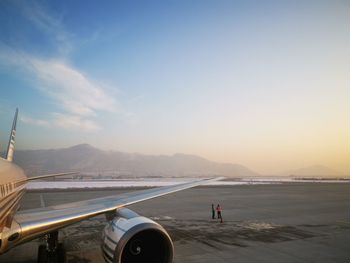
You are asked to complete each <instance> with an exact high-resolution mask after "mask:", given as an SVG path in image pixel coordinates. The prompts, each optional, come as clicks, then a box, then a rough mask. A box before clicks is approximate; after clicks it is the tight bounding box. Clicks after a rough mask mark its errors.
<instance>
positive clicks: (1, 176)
mask: <svg viewBox="0 0 350 263" xmlns="http://www.w3.org/2000/svg"><path fill="white" fill-rule="evenodd" d="M26 182H27V176H26V175H25V174H24V172H23V170H22V169H21V168H19V167H18V166H17V165H15V164H14V163H12V162H9V161H7V160H5V159H3V158H0V233H1V232H2V230H3V229H4V227H9V226H10V225H11V221H12V218H13V216H14V214H15V212H16V210H17V209H18V207H19V201H20V199H21V197H22V196H23V194H24V190H25V184H26Z"/></svg>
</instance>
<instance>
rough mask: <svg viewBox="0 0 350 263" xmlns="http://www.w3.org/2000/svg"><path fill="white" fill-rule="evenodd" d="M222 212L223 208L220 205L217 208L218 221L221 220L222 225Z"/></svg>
mask: <svg viewBox="0 0 350 263" xmlns="http://www.w3.org/2000/svg"><path fill="white" fill-rule="evenodd" d="M221 211H222V208H221V206H220V205H219V204H218V205H217V207H216V212H217V214H218V219H220V223H222V222H223V221H222V215H221Z"/></svg>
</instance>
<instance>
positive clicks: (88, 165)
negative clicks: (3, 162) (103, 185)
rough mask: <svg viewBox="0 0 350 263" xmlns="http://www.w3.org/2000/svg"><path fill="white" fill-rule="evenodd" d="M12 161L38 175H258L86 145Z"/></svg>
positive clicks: (27, 153)
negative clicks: (78, 173) (84, 173)
mask: <svg viewBox="0 0 350 263" xmlns="http://www.w3.org/2000/svg"><path fill="white" fill-rule="evenodd" d="M14 160H15V162H16V163H17V164H18V165H19V166H21V167H22V168H23V169H24V170H25V171H26V173H27V174H28V175H29V176H31V175H40V174H46V173H55V172H62V171H72V170H74V171H80V172H95V173H106V172H110V173H112V174H114V175H116V176H118V175H122V176H124V177H125V176H137V177H140V176H164V177H171V176H191V175H192V176H203V175H204V176H207V175H223V176H228V177H245V176H259V174H257V173H256V172H254V171H252V170H250V169H248V168H246V167H244V166H242V165H239V164H231V163H216V162H212V161H208V160H206V159H204V158H202V157H199V156H195V155H186V154H174V155H171V156H167V155H143V154H137V153H124V152H118V151H103V150H100V149H97V148H95V147H92V146H91V145H88V144H80V145H76V146H73V147H70V148H62V149H50V150H17V151H16V152H15V159H14Z"/></svg>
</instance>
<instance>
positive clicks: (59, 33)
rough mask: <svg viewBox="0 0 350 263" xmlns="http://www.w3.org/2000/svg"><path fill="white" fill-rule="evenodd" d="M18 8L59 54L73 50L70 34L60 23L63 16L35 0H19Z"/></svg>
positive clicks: (65, 53)
mask: <svg viewBox="0 0 350 263" xmlns="http://www.w3.org/2000/svg"><path fill="white" fill-rule="evenodd" d="M14 3H17V5H16V6H17V8H18V10H19V11H20V12H21V13H22V15H23V17H24V18H26V19H27V20H28V21H29V22H31V23H32V25H33V26H35V27H36V28H37V29H38V30H40V31H41V32H43V33H44V34H46V35H47V37H48V39H51V42H52V43H53V44H54V45H55V46H56V49H57V50H58V51H59V53H60V54H61V55H67V54H68V53H70V52H71V51H72V50H73V45H72V41H71V39H72V37H73V36H72V34H71V33H69V32H68V31H67V30H66V29H65V26H64V25H63V23H62V20H63V16H62V15H59V14H55V13H53V12H52V11H49V10H48V8H47V7H45V6H44V5H43V4H39V3H38V2H36V1H30V2H29V1H19V2H14Z"/></svg>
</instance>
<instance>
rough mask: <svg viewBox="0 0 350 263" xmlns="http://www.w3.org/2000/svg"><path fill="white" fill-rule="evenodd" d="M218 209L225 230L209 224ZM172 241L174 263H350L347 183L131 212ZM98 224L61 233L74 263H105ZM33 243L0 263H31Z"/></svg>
mask: <svg viewBox="0 0 350 263" xmlns="http://www.w3.org/2000/svg"><path fill="white" fill-rule="evenodd" d="M135 190H136V189H115V190H110V189H108V190H95V191H94V190H89V191H78V192H77V191H75V192H72V191H63V192H62V191H61V192H59V191H55V192H51V193H40V192H31V193H29V192H28V193H26V194H25V196H24V198H23V202H22V208H21V209H30V208H37V207H40V206H41V205H45V206H50V205H54V204H60V203H67V202H72V201H78V200H86V199H92V198H97V197H102V196H108V195H115V194H119V193H123V192H128V191H135ZM212 203H214V205H215V206H216V205H217V204H218V203H219V204H220V205H221V207H222V209H223V211H222V215H223V219H224V222H223V223H220V222H219V221H218V220H212V219H211V204H212ZM129 208H130V209H132V210H134V211H136V212H137V213H139V214H141V215H143V216H147V217H150V218H152V219H153V220H155V221H157V222H158V223H160V224H161V225H163V226H164V228H165V229H166V230H167V231H168V232H169V234H170V236H171V237H172V239H173V241H174V247H175V256H174V262H175V263H209V262H210V263H212V262H237V263H238V262H242V263H243V262H245V263H252V262H253V263H254V262H288V263H289V262H303V263H307V262H317V263H322V262H327V263H329V262H337V263H341V262H344V263H345V262H346V263H348V262H350V245H349V244H350V183H338V184H329V183H283V184H270V185H237V186H207V187H197V188H193V189H189V190H185V191H182V192H178V193H175V194H171V195H168V196H164V197H160V198H156V199H152V200H148V201H145V202H142V203H138V204H135V205H132V206H129ZM105 223H106V219H105V217H104V216H98V217H95V218H92V219H89V220H86V221H82V222H81V223H78V224H76V225H72V226H69V227H67V228H64V229H62V230H61V231H60V240H61V241H62V242H63V243H64V246H65V248H66V250H67V262H69V263H73V262H74V263H89V262H91V263H95V262H96V263H100V262H101V263H102V262H104V260H103V257H102V254H101V250H100V244H101V243H100V242H101V231H102V229H103V227H104V225H105ZM40 242H41V241H40V240H34V241H31V242H29V243H26V244H23V245H20V246H18V247H16V248H14V249H12V250H10V251H9V252H7V253H5V254H4V255H1V256H0V262H6V263H14V262H16V263H19V262H23V263H34V262H36V257H37V247H38V245H39V243H40Z"/></svg>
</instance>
